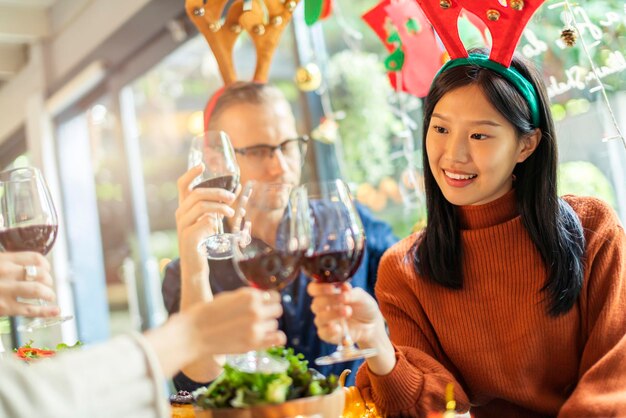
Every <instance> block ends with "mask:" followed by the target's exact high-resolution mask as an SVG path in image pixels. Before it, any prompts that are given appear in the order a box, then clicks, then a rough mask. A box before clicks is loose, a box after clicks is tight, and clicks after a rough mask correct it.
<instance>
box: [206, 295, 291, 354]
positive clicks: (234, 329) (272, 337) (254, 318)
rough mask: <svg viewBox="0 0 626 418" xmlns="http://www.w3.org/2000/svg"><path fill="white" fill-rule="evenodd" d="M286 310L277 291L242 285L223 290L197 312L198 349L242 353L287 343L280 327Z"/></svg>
mask: <svg viewBox="0 0 626 418" xmlns="http://www.w3.org/2000/svg"><path fill="white" fill-rule="evenodd" d="M282 314H283V308H282V305H281V304H280V295H279V294H278V292H275V291H271V292H264V291H260V290H257V289H254V288H252V287H242V288H240V289H237V290H234V291H232V292H222V293H220V294H218V295H216V296H215V299H213V301H212V302H211V303H208V304H204V305H202V306H201V307H200V308H199V309H198V311H197V313H196V329H197V335H196V342H197V343H198V352H199V353H207V354H239V353H245V352H246V351H250V350H260V349H264V348H268V347H271V346H273V345H284V344H285V343H286V337H285V334H284V333H283V332H282V331H280V330H279V329H278V318H280V316H281V315H282Z"/></svg>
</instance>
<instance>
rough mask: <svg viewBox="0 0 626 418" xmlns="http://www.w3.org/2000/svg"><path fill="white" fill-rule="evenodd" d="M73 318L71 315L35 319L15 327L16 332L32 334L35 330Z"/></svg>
mask: <svg viewBox="0 0 626 418" xmlns="http://www.w3.org/2000/svg"><path fill="white" fill-rule="evenodd" d="M73 318H74V317H73V316H72V315H63V316H53V317H50V318H35V319H33V320H30V321H28V322H26V323H24V324H20V325H19V326H18V327H17V330H18V331H19V332H33V331H35V330H37V329H41V328H47V327H51V326H54V325H58V324H60V323H62V322H65V321H69V320H70V319H73Z"/></svg>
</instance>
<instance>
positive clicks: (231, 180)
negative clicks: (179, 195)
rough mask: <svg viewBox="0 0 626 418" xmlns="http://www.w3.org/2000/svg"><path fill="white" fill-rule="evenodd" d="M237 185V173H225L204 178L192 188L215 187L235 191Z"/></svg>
mask: <svg viewBox="0 0 626 418" xmlns="http://www.w3.org/2000/svg"><path fill="white" fill-rule="evenodd" d="M238 185H239V176H237V175H226V176H219V177H214V178H212V179H208V180H204V181H202V182H200V183H198V184H196V185H195V186H194V189H198V188H203V187H204V188H207V189H208V188H216V189H224V190H228V191H229V192H231V193H234V192H235V189H236V188H237V186H238Z"/></svg>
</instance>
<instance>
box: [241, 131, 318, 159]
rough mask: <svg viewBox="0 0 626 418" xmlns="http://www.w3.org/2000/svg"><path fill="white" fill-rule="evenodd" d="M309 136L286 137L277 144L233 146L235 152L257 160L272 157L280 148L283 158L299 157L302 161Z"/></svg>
mask: <svg viewBox="0 0 626 418" xmlns="http://www.w3.org/2000/svg"><path fill="white" fill-rule="evenodd" d="M308 142H309V137H308V136H307V135H302V136H299V137H297V138H291V139H286V140H284V141H283V142H281V143H280V144H278V145H267V144H259V145H253V146H251V147H244V148H235V152H236V153H237V154H240V155H244V156H246V157H248V158H252V159H254V160H258V161H259V162H263V161H267V160H269V159H271V158H273V157H274V153H275V152H276V151H277V150H280V152H281V154H282V155H283V156H284V157H285V158H289V159H299V160H301V161H304V156H305V154H306V147H307V143H308Z"/></svg>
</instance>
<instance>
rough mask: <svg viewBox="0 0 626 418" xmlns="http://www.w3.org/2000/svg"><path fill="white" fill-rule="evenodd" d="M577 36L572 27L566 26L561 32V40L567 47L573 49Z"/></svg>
mask: <svg viewBox="0 0 626 418" xmlns="http://www.w3.org/2000/svg"><path fill="white" fill-rule="evenodd" d="M577 37H578V35H577V34H576V29H574V27H573V26H566V27H564V28H563V30H562V31H561V40H562V41H563V43H564V44H565V45H566V46H568V47H570V48H571V47H573V46H574V45H576V38H577Z"/></svg>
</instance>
